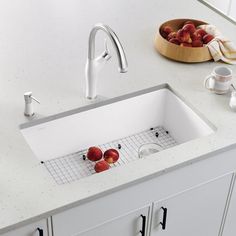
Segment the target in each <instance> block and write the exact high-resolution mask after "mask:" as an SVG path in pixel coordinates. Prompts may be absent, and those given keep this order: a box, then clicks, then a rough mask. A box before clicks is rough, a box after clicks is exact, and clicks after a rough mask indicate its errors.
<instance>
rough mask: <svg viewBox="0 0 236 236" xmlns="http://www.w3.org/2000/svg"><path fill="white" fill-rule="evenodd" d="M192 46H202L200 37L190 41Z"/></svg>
mask: <svg viewBox="0 0 236 236" xmlns="http://www.w3.org/2000/svg"><path fill="white" fill-rule="evenodd" d="M192 46H193V47H202V46H203V42H202V40H200V39H197V40H194V41H193V42H192Z"/></svg>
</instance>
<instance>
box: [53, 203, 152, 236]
mask: <svg viewBox="0 0 236 236" xmlns="http://www.w3.org/2000/svg"><path fill="white" fill-rule="evenodd" d="M148 214H149V207H145V208H142V209H139V210H136V211H133V212H130V213H128V214H126V215H124V216H120V217H117V218H115V219H112V220H110V221H107V222H104V223H103V224H101V225H99V226H95V227H94V228H92V229H88V230H86V231H85V232H80V233H75V234H73V236H95V235H96V236H111V235H112V236H121V235H122V236H146V235H147V226H148ZM140 231H141V232H140ZM55 236H57V235H55ZM65 236H69V235H65Z"/></svg>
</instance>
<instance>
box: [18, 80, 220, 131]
mask: <svg viewBox="0 0 236 236" xmlns="http://www.w3.org/2000/svg"><path fill="white" fill-rule="evenodd" d="M161 89H168V90H169V91H170V92H172V93H173V94H174V95H176V96H177V97H178V98H179V99H180V100H181V101H182V102H183V103H185V104H186V105H187V106H188V107H189V108H190V109H192V110H193V112H195V113H196V114H197V115H198V116H199V117H200V118H201V119H202V120H203V121H204V122H205V123H206V124H207V125H208V126H209V127H210V128H211V129H212V131H213V132H216V131H217V127H216V126H215V125H214V124H213V123H212V122H210V121H209V120H208V119H207V118H206V117H205V116H204V115H203V114H202V113H201V112H200V111H198V110H197V109H196V108H195V107H194V106H193V105H192V104H190V103H189V102H188V101H186V100H185V99H184V97H183V96H182V95H181V94H180V93H178V92H177V91H176V90H174V89H173V88H172V87H171V86H170V85H169V84H168V83H163V84H159V85H156V86H153V87H149V88H145V89H141V90H138V91H135V92H131V93H128V94H124V95H121V96H118V97H114V98H108V99H106V100H103V101H99V102H95V103H92V104H88V105H85V106H82V107H78V108H75V109H71V110H68V111H64V112H59V113H57V114H54V115H50V116H46V117H42V118H39V119H37V120H32V121H29V122H25V123H23V124H20V125H19V128H20V130H22V129H26V128H30V127H33V126H36V125H39V124H43V123H46V122H50V121H53V120H57V119H61V118H64V117H67V116H71V115H74V114H78V113H81V112H84V111H89V110H92V109H95V108H98V107H102V106H106V105H109V104H112V103H116V102H119V101H123V100H126V99H129V98H133V97H137V96H140V95H143V94H147V93H150V92H155V91H158V90H161Z"/></svg>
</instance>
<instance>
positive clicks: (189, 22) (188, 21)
mask: <svg viewBox="0 0 236 236" xmlns="http://www.w3.org/2000/svg"><path fill="white" fill-rule="evenodd" d="M187 24H192V25H194V23H193V22H192V21H191V20H187V21H185V22H184V25H187ZM194 26H195V25H194Z"/></svg>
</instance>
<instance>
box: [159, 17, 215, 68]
mask: <svg viewBox="0 0 236 236" xmlns="http://www.w3.org/2000/svg"><path fill="white" fill-rule="evenodd" d="M188 20H191V21H192V22H193V23H194V24H195V26H198V25H203V24H207V23H206V22H204V21H199V20H194V19H174V20H170V21H166V22H165V23H163V24H162V25H161V26H160V27H159V29H158V32H157V34H156V37H155V48H156V50H157V51H158V52H159V53H160V54H161V55H163V56H165V57H167V58H169V59H172V60H175V61H181V62H187V63H196V62H204V61H209V60H212V56H211V54H210V52H209V50H208V48H207V47H205V46H204V47H182V46H179V45H176V44H174V43H170V42H168V41H167V40H166V39H165V38H163V37H162V36H161V34H160V29H161V28H162V27H164V26H166V25H169V26H171V27H172V28H173V29H174V30H176V31H177V30H178V29H180V28H181V27H182V26H183V24H184V22H186V21H188Z"/></svg>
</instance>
